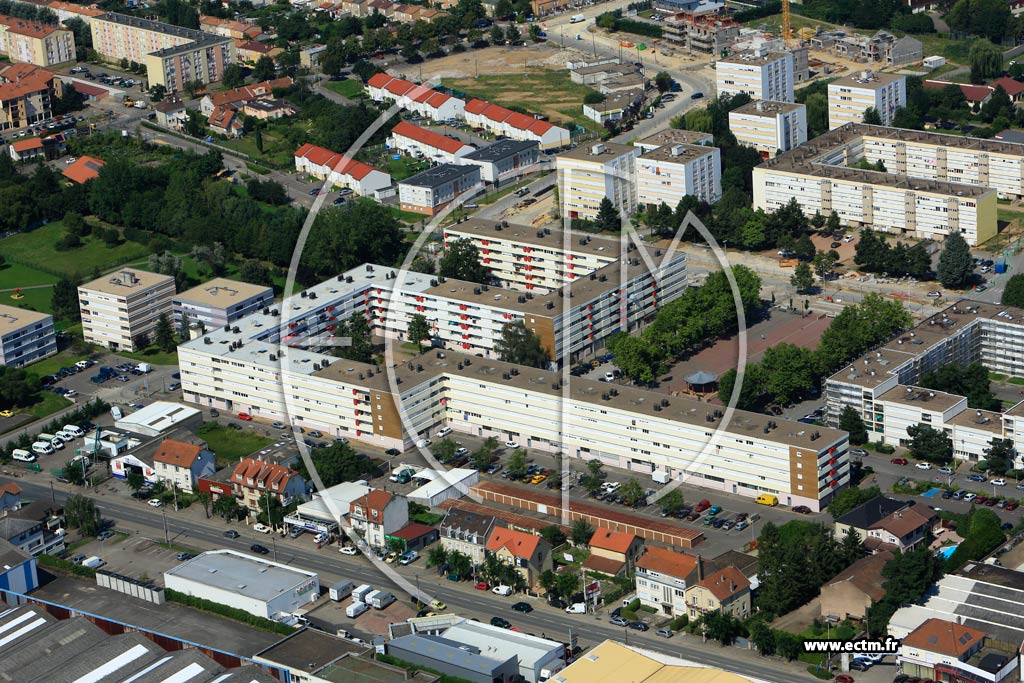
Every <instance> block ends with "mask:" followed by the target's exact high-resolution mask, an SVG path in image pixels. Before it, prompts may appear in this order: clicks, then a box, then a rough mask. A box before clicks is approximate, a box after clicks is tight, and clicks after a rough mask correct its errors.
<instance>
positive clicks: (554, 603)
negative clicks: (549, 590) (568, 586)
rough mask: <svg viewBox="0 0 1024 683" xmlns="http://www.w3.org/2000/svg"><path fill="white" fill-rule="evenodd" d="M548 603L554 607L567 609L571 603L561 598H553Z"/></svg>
mask: <svg viewBox="0 0 1024 683" xmlns="http://www.w3.org/2000/svg"><path fill="white" fill-rule="evenodd" d="M548 604H549V605H551V606H552V607H557V608H558V609H565V608H566V607H568V606H569V604H568V603H567V602H566V601H565V600H562V599H560V598H552V599H551V600H548Z"/></svg>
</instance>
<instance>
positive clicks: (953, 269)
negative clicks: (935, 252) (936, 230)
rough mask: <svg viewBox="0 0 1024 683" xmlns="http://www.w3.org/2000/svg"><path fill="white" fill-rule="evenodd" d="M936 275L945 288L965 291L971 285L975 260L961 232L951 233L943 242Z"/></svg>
mask: <svg viewBox="0 0 1024 683" xmlns="http://www.w3.org/2000/svg"><path fill="white" fill-rule="evenodd" d="M936 274H937V275H938V278H939V282H941V283H942V286H943V287H948V288H950V289H964V288H966V287H968V286H969V285H970V283H971V279H972V278H973V276H974V259H973V258H972V257H971V249H970V247H969V246H967V242H966V241H965V240H964V238H963V237H962V236H961V235H960V233H959V232H954V233H950V234H949V235H948V236H947V237H946V239H945V240H944V241H943V243H942V253H941V254H939V266H938V269H937V270H936Z"/></svg>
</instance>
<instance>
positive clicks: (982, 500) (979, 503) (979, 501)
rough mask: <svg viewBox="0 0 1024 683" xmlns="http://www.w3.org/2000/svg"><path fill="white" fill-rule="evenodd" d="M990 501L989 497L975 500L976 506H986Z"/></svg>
mask: <svg viewBox="0 0 1024 683" xmlns="http://www.w3.org/2000/svg"><path fill="white" fill-rule="evenodd" d="M986 501H988V496H978V497H977V498H975V499H974V504H975V505H984V504H985V503H986Z"/></svg>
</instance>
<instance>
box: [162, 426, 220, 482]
mask: <svg viewBox="0 0 1024 683" xmlns="http://www.w3.org/2000/svg"><path fill="white" fill-rule="evenodd" d="M153 468H154V469H155V470H156V476H157V478H158V479H160V480H161V481H165V482H170V483H171V484H172V485H174V486H176V487H177V488H178V489H179V490H181V491H184V492H185V493H194V492H195V491H196V486H197V484H198V482H199V477H207V476H210V475H212V474H213V473H214V472H215V471H216V470H217V466H216V463H215V457H214V455H213V451H211V450H209V449H207V448H206V447H205V446H203V445H199V444H191V443H184V442H182V441H175V440H173V439H164V441H163V443H162V444H160V447H159V448H158V449H157V451H156V453H154V454H153Z"/></svg>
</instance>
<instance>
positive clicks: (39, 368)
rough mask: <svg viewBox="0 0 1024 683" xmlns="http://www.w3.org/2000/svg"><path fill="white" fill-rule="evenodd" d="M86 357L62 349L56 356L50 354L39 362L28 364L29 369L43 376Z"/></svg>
mask: <svg viewBox="0 0 1024 683" xmlns="http://www.w3.org/2000/svg"><path fill="white" fill-rule="evenodd" d="M85 358H86V356H81V355H76V354H73V353H68V352H67V351H62V352H60V353H58V354H57V355H55V356H50V357H49V358H44V359H43V360H41V361H39V362H38V363H33V364H32V365H30V366H28V368H27V369H28V371H29V372H34V373H35V374H37V375H39V376H40V377H43V376H44V375H52V374H53V373H55V372H57V371H58V370H60V369H61V368H64V367H67V366H69V365H74V364H75V363H76V362H78V361H80V360H84V359H85Z"/></svg>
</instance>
